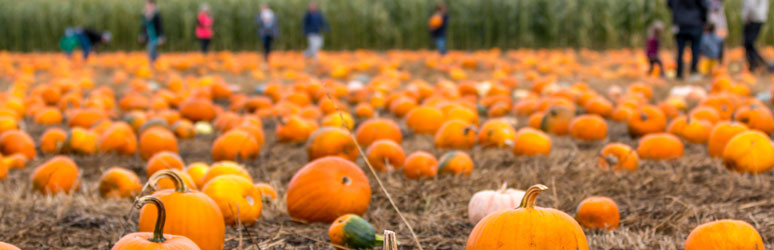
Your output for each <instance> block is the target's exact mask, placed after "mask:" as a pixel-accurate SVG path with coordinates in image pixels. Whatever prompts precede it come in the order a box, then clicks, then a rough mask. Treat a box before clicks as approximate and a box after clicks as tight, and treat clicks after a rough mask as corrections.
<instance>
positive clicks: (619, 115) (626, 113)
mask: <svg viewBox="0 0 774 250" xmlns="http://www.w3.org/2000/svg"><path fill="white" fill-rule="evenodd" d="M634 114H635V110H634V109H633V108H630V107H627V106H620V105H619V106H618V107H616V108H615V110H613V114H612V116H611V117H610V118H611V119H613V121H617V122H628V121H629V119H631V117H632V116H633V115H634Z"/></svg>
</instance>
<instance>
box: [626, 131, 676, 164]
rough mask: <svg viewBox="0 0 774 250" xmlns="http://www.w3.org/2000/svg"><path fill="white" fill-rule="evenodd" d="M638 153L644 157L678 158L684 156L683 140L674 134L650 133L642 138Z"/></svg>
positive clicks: (653, 158)
mask: <svg viewBox="0 0 774 250" xmlns="http://www.w3.org/2000/svg"><path fill="white" fill-rule="evenodd" d="M637 155H638V156H639V157H642V158H643V159H651V160H677V159H678V158H680V157H682V156H683V142H681V141H680V139H679V138H677V137H676V136H674V135H672V134H667V133H654V134H648V135H646V136H644V137H642V138H640V141H639V145H638V146H637Z"/></svg>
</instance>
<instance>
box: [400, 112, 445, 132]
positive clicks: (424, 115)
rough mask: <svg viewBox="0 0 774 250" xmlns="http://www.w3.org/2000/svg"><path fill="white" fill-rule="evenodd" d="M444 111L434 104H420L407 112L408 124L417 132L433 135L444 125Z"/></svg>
mask: <svg viewBox="0 0 774 250" xmlns="http://www.w3.org/2000/svg"><path fill="white" fill-rule="evenodd" d="M443 119H444V117H443V112H441V110H440V109H438V108H436V107H432V106H419V107H416V108H414V109H412V110H411V111H409V112H408V114H406V126H408V128H409V129H411V131H413V132H414V133H417V134H429V135H433V134H435V132H436V131H438V129H439V128H440V127H441V125H443Z"/></svg>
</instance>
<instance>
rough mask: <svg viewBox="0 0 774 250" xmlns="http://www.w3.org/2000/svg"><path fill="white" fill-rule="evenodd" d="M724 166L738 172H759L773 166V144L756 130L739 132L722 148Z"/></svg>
mask: <svg viewBox="0 0 774 250" xmlns="http://www.w3.org/2000/svg"><path fill="white" fill-rule="evenodd" d="M723 162H724V163H725V164H726V167H727V168H729V169H732V170H736V171H739V172H749V173H760V172H764V171H766V170H769V169H771V168H774V145H772V143H771V140H770V139H769V137H768V136H766V135H765V134H763V133H762V132H760V131H757V130H750V131H745V132H741V133H739V134H737V135H735V136H734V137H733V138H731V140H730V141H728V144H726V148H725V149H724V150H723Z"/></svg>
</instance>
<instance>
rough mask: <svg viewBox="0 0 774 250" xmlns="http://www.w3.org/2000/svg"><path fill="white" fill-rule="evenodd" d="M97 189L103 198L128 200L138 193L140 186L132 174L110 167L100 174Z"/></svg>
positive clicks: (137, 179)
mask: <svg viewBox="0 0 774 250" xmlns="http://www.w3.org/2000/svg"><path fill="white" fill-rule="evenodd" d="M97 189H98V190H99V195H100V196H102V197H104V198H130V197H134V196H136V195H138V194H139V193H140V190H141V189H142V184H140V178H138V177H137V175H136V174H135V173H134V172H132V171H129V170H127V169H124V168H119V167H112V168H110V169H108V170H107V171H105V172H104V173H102V177H100V178H99V185H98V187H97Z"/></svg>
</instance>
